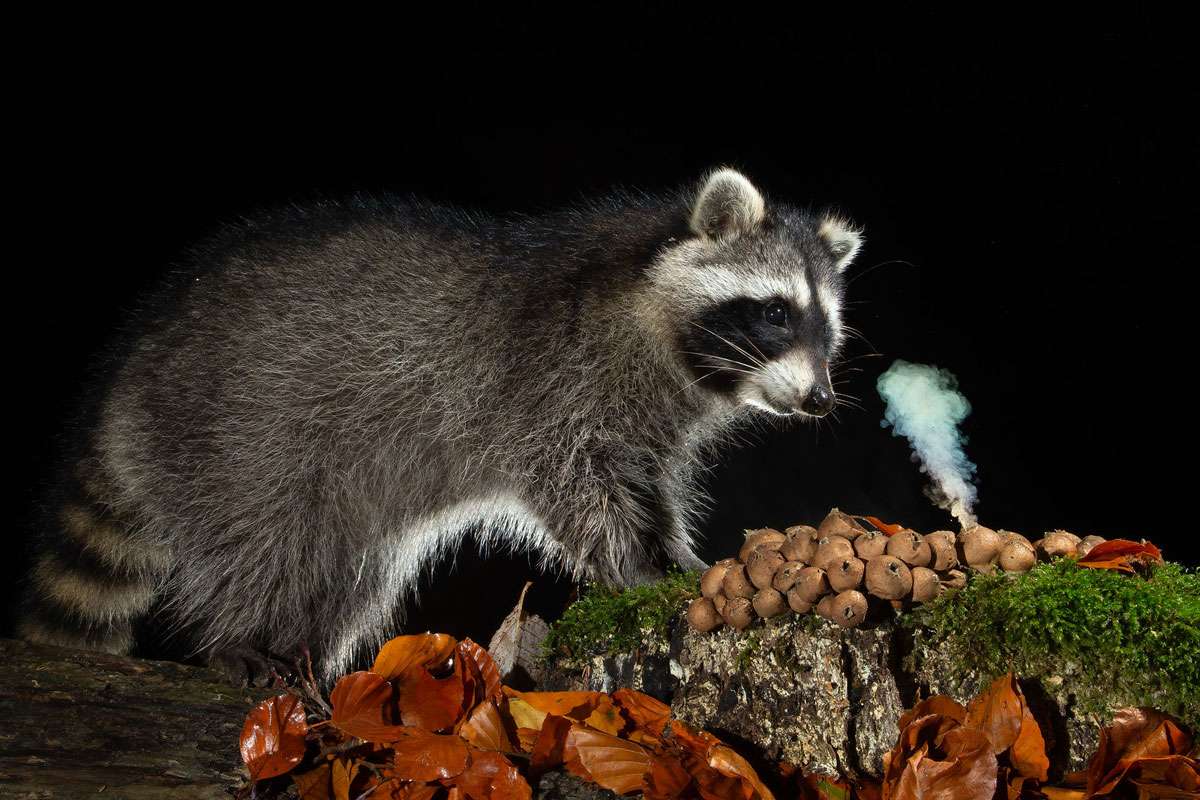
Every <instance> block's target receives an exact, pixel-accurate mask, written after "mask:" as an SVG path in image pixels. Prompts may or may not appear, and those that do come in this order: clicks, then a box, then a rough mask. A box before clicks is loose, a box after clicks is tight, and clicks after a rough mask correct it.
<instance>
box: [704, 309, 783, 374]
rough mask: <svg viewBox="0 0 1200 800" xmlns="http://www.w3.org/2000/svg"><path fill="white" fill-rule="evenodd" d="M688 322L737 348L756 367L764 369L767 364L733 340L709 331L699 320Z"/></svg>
mask: <svg viewBox="0 0 1200 800" xmlns="http://www.w3.org/2000/svg"><path fill="white" fill-rule="evenodd" d="M688 322H689V323H690V324H692V325H695V326H696V327H697V328H699V329H700V330H702V331H704V332H705V333H708V334H710V335H712V336H715V337H717V338H718V339H720V340H721V341H722V342H724V343H725V344H727V345H729V346H730V347H732V348H733V349H734V350H737V351H738V352H739V353H741V354H742V355H744V356H745V357H746V358H748V359H750V360H751V361H752V362H754V365H755V366H757V367H762V368H764V369H765V368H766V366H767V364H766V362H765V361H761V360H759V359H757V358H755V357H754V356H753V355H751V354H750V353H747V352H746V351H745V350H744V349H742V348H741V347H738V346H737V345H736V344H734V343H733V342H731V341H729V340H728V339H726V338H725V337H724V336H722V335H721V334H719V333H716V332H715V331H710V330H709V329H708V328H706V327H704V326H703V325H701V324H700V323H699V322H696V321H694V320H688ZM743 335H744V334H743Z"/></svg>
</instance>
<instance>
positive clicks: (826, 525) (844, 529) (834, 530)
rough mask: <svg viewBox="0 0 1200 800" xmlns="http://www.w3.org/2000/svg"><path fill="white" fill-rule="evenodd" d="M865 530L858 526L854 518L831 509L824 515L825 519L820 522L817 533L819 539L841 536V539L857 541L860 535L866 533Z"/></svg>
mask: <svg viewBox="0 0 1200 800" xmlns="http://www.w3.org/2000/svg"><path fill="white" fill-rule="evenodd" d="M866 532H867V531H866V528H864V527H863V526H862V525H859V524H858V522H856V521H855V519H854V517H852V516H850V515H849V514H847V513H845V512H844V511H839V510H838V509H836V508H835V509H833V510H832V511H830V512H829V514H828V515H826V517H825V519H823V520H821V525H820V527H818V528H817V533H818V534H819V535H820V538H822V539H824V538H825V537H827V536H841V537H842V538H843V539H857V538H858V537H859V536H861V535H862V534H864V533H866Z"/></svg>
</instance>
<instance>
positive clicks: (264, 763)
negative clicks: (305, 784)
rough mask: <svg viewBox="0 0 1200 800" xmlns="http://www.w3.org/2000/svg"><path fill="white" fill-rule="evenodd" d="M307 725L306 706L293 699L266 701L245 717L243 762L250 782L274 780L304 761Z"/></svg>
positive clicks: (291, 697) (287, 696)
mask: <svg viewBox="0 0 1200 800" xmlns="http://www.w3.org/2000/svg"><path fill="white" fill-rule="evenodd" d="M307 733H308V723H307V722H306V721H305V717H304V706H303V705H301V704H300V699H299V698H297V697H296V696H294V695H290V694H281V695H277V696H275V697H270V698H267V699H266V700H263V701H262V702H261V703H259V704H258V705H256V706H255V707H254V708H253V709H251V710H250V713H249V714H247V715H246V722H245V724H244V725H242V738H241V752H242V761H244V762H245V763H246V768H247V769H248V770H249V771H250V780H253V781H258V780H262V779H264V778H273V777H275V776H276V775H283V774H284V773H286V772H289V771H291V770H292V769H293V768H295V766H296V765H297V764H299V763H300V760H301V759H302V758H304V737H305V735H307Z"/></svg>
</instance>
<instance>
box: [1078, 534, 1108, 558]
mask: <svg viewBox="0 0 1200 800" xmlns="http://www.w3.org/2000/svg"><path fill="white" fill-rule="evenodd" d="M1103 542H1104V537H1103V536H1085V537H1083V538H1082V539H1080V540H1079V544H1077V545H1075V555H1076V556H1077V557H1078V558H1083V557H1084V556H1086V555H1087V554H1088V553H1090V552H1092V548H1093V547H1095V546H1096V545H1098V544H1102V543H1103Z"/></svg>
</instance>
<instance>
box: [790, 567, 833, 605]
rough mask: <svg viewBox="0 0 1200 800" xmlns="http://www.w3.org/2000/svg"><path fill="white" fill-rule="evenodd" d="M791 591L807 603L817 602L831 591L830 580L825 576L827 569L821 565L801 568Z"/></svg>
mask: <svg viewBox="0 0 1200 800" xmlns="http://www.w3.org/2000/svg"><path fill="white" fill-rule="evenodd" d="M791 591H793V592H795V593H796V596H797V597H799V598H800V599H801V600H804V601H805V602H806V603H815V602H817V600H818V599H820V597H821V595H823V594H828V593H829V581H828V579H826V577H825V570H823V569H820V568H819V567H805V568H804V569H802V570H800V574H799V575H798V576H797V577H796V582H795V583H794V584H792V589H791Z"/></svg>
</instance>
